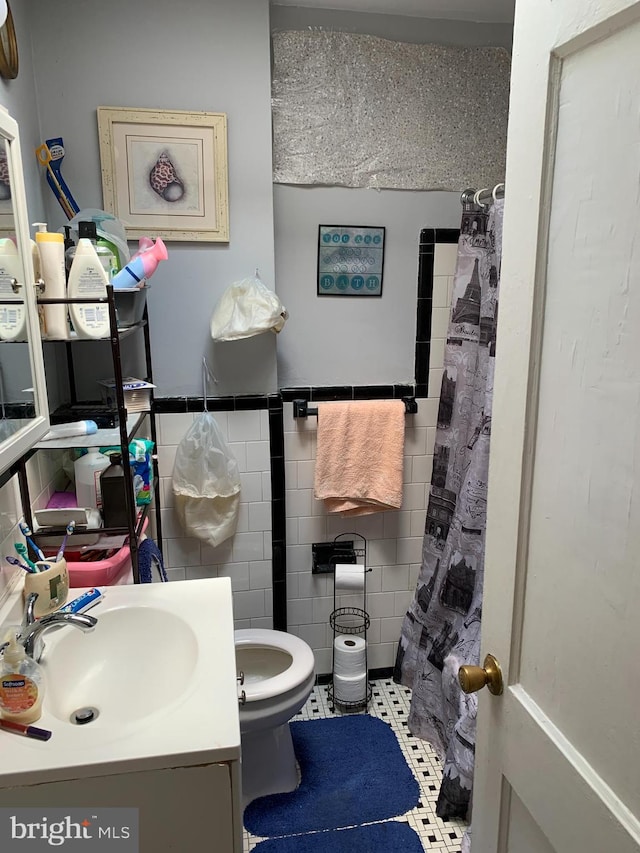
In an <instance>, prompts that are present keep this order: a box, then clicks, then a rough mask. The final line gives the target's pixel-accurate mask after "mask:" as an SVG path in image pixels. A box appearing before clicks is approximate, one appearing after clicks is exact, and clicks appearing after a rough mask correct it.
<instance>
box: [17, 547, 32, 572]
mask: <svg viewBox="0 0 640 853" xmlns="http://www.w3.org/2000/svg"><path fill="white" fill-rule="evenodd" d="M13 547H14V548H15V549H16V551H17V552H18V554H20V556H21V557H22V559H23V560H24V561H25V563H26V564H27V565H28V566H31V571H32V572H37V571H38V567H37V566H36V564H35V563H33V562H32V561H31V560H30V559H29V554H28V552H27V546H26V545H23V544H22V542H16V543H15V544H14V546H13Z"/></svg>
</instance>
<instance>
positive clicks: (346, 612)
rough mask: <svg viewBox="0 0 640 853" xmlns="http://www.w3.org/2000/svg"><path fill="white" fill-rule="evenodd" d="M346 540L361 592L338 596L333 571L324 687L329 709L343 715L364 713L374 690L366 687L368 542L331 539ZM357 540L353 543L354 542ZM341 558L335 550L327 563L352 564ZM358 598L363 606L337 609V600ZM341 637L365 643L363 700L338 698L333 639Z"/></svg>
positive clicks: (352, 535) (346, 535) (347, 535)
mask: <svg viewBox="0 0 640 853" xmlns="http://www.w3.org/2000/svg"><path fill="white" fill-rule="evenodd" d="M346 538H349V539H351V538H354V547H353V548H352V549H350V552H351V554H353V555H354V557H355V559H354V560H353V563H354V564H360V565H362V566H363V567H364V571H363V575H364V580H363V585H362V592H361V593H360V591H358V593H354V592H349V591H348V592H345V593H340V592H339V591H337V590H336V583H335V568H334V584H333V610H332V611H331V614H330V616H329V624H330V626H331V628H332V630H333V641H332V643H331V681H330V683H329V684H328V686H327V698H328V700H329V706H330V707H331V709H332V710H333V706H335V705H337V706H338V707H339V708H340V709H341V710H346V711H365V712H366V710H367V707H368V705H369V702H370V701H371V696H372V693H373V688H372V687H371V684H370V683H369V664H368V660H367V652H368V649H367V631H368V629H369V626H370V624H371V619H370V617H369V614H368V613H367V574H368V573H369V572H370V571H371V569H369V568H367V540H366V539H365V538H364V536H362V535H361V534H360V533H341V534H339V535H338V536H336V538H335V539H334V543H336V545H338V543H339V542H340V540H341V539H346ZM356 539H357V540H359V542H356V541H355V540H356ZM343 556H344V555H341V554H340V551H339V550H338V549H337V550H336V553H334V554H332V555H331V557H330V558H329V560H330V562H332V563H333V564H334V567H335V565H336V564H338V563H343V562H344V563H347V562H349V563H351V560H344V559H342V557H343ZM356 594H358V595H361V603H362V606H361V607H359V606H354V605H349V606H344V607H340V606H338V605H339V603H340V602H339V598H340V596H341V595H345V596H346V595H348V596H349V597H350V598H351V597H352V596H353V595H356ZM343 635H357V636H361V637H362V638H363V639H364V648H365V652H364V672H365V680H364V689H363V691H362V696H361V697H357V698H355V699H346V698H344V696H343V697H341V696H340V692H341V686H340V685H336V677H335V676H336V673H335V646H336V639H337V638H338V637H340V636H343Z"/></svg>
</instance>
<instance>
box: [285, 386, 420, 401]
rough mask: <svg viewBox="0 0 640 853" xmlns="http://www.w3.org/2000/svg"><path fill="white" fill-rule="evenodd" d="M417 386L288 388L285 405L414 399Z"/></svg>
mask: <svg viewBox="0 0 640 853" xmlns="http://www.w3.org/2000/svg"><path fill="white" fill-rule="evenodd" d="M414 396H415V385H322V386H314V387H312V388H308V387H306V386H302V387H300V388H287V389H286V394H285V393H284V392H283V394H282V401H283V403H292V402H293V401H294V400H306V401H307V402H309V403H311V402H314V403H318V402H329V401H333V400H399V399H400V398H401V397H414Z"/></svg>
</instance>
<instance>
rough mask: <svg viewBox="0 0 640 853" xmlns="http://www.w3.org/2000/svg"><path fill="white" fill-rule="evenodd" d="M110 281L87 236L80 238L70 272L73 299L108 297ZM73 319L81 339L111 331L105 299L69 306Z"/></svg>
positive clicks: (70, 295)
mask: <svg viewBox="0 0 640 853" xmlns="http://www.w3.org/2000/svg"><path fill="white" fill-rule="evenodd" d="M108 283H109V281H108V278H107V274H106V272H105V271H104V267H103V266H102V264H101V263H100V258H99V257H98V254H97V252H96V250H95V247H94V246H93V244H92V243H91V240H88V239H87V238H86V237H82V238H81V239H80V240H78V245H77V247H76V252H75V256H74V258H73V263H72V264H71V269H70V271H69V285H68V293H69V298H70V299H91V298H92V297H96V298H100V299H106V298H107V284H108ZM69 313H70V315H71V322H72V323H73V327H74V329H75V330H76V332H77V334H78V337H79V338H105V337H107V335H108V334H109V307H108V305H107V303H106V302H102V303H100V302H95V303H84V304H82V303H80V304H74V303H71V304H70V305H69Z"/></svg>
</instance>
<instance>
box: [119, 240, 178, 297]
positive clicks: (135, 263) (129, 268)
mask: <svg viewBox="0 0 640 853" xmlns="http://www.w3.org/2000/svg"><path fill="white" fill-rule="evenodd" d="M168 257H169V254H168V252H167V247H166V246H165V244H164V243H163V242H162V240H161V239H160V238H159V237H158V239H157V240H156V242H155V244H154V245H153V246H149V248H147V249H144V250H143V251H141V252H140V253H139V254H138V255H136V256H135V257H134V258H133V259H132V260H130V261H129V263H128V264H127V265H126V266H124V267H123V268H122V269H121V270H120V272H119V273H118V274H117V275H115V276H114V277H113V280H112V282H111V284H112V285H113V286H114V288H116V289H119V288H131V287H141V286H142V284H143V282H144V280H145V279H147V278H150V277H151V276H152V275H153V273H154V272H155V271H156V267H157V266H158V264H159V263H160V261H166V260H167V258H168Z"/></svg>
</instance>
